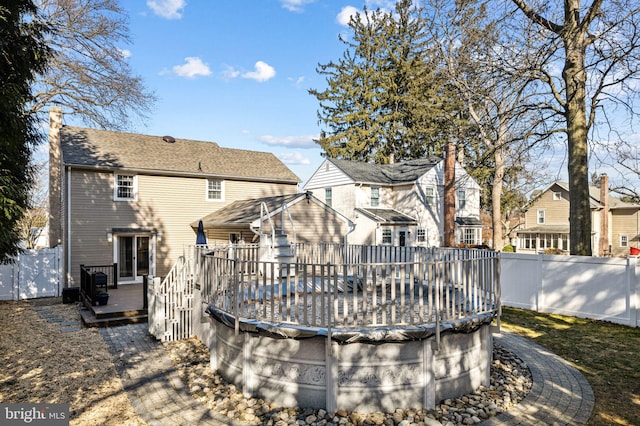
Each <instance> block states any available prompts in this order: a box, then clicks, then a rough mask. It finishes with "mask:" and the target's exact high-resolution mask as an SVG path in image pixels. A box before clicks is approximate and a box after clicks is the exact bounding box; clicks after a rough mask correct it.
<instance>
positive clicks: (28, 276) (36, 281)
mask: <svg viewBox="0 0 640 426" xmlns="http://www.w3.org/2000/svg"><path fill="white" fill-rule="evenodd" d="M61 253H62V251H61V249H60V247H55V248H46V249H40V250H25V251H24V253H22V254H20V255H19V256H17V257H16V259H15V262H14V263H10V264H7V265H0V300H20V299H34V298H37V297H57V296H60V295H61V294H62V284H61V282H62V264H61V259H60V256H61Z"/></svg>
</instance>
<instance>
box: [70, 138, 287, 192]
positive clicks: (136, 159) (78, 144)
mask: <svg viewBox="0 0 640 426" xmlns="http://www.w3.org/2000/svg"><path fill="white" fill-rule="evenodd" d="M166 139H167V140H169V141H170V142H167V141H165V139H163V137H161V136H150V135H141V134H135V133H123V132H112V131H107V130H96V129H86V128H80V127H72V126H63V127H62V129H61V130H60V144H61V149H62V156H63V162H64V164H66V165H72V166H74V165H75V166H83V167H99V168H113V169H128V170H137V171H148V172H149V173H162V174H174V173H180V174H185V173H188V174H195V175H198V174H202V175H206V176H219V177H229V178H242V179H256V180H276V181H286V182H290V183H297V182H299V179H298V177H297V176H296V175H295V174H294V173H293V172H292V171H291V170H290V169H289V168H288V167H287V166H285V165H284V163H282V162H281V161H280V160H278V158H277V157H276V156H275V155H273V154H271V153H268V152H258V151H249V150H242V149H232V148H222V147H220V146H219V145H218V144H216V143H214V142H203V141H194V140H188V139H178V138H175V139H174V138H171V139H169V138H166Z"/></svg>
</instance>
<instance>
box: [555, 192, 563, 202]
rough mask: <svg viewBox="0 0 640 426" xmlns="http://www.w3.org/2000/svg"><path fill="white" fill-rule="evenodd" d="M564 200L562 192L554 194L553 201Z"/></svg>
mask: <svg viewBox="0 0 640 426" xmlns="http://www.w3.org/2000/svg"><path fill="white" fill-rule="evenodd" d="M558 200H562V192H554V193H553V201H558Z"/></svg>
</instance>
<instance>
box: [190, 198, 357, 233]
mask: <svg viewBox="0 0 640 426" xmlns="http://www.w3.org/2000/svg"><path fill="white" fill-rule="evenodd" d="M201 220H202V223H203V226H204V231H205V235H206V237H207V242H208V243H209V244H220V243H228V242H233V243H236V242H237V243H257V242H259V241H260V240H261V238H263V237H265V236H266V237H267V239H269V238H270V236H272V235H283V234H284V235H286V236H287V240H288V242H289V243H317V242H324V243H344V242H345V241H346V237H347V235H348V234H349V233H351V232H353V229H354V224H353V223H352V222H351V221H350V220H349V219H347V218H346V217H345V216H343V215H342V214H340V213H338V212H337V211H335V210H334V209H332V208H331V207H329V206H328V205H326V204H325V203H323V202H322V201H320V200H319V199H318V198H316V197H314V196H313V194H311V193H310V192H306V193H298V194H287V195H278V196H272V197H263V198H252V199H248V200H238V201H235V202H233V203H232V204H230V205H228V206H226V207H224V208H222V209H220V210H218V211H216V212H214V213H211V214H209V215H207V216H205V217H203V218H202V219H201ZM198 222H200V221H199V220H198V221H194V222H193V223H191V227H192V228H193V229H194V230H197V228H198Z"/></svg>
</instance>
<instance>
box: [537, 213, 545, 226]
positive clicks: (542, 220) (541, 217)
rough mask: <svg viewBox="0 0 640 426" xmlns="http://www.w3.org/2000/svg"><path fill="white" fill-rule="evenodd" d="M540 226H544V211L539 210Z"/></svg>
mask: <svg viewBox="0 0 640 426" xmlns="http://www.w3.org/2000/svg"><path fill="white" fill-rule="evenodd" d="M538 225H544V210H538Z"/></svg>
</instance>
